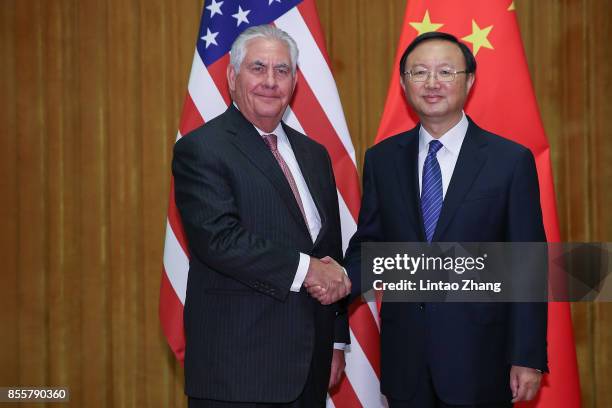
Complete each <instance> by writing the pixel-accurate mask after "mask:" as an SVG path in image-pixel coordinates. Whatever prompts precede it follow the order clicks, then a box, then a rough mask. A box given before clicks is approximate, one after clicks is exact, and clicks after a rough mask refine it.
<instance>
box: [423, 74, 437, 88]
mask: <svg viewBox="0 0 612 408" xmlns="http://www.w3.org/2000/svg"><path fill="white" fill-rule="evenodd" d="M425 86H426V87H428V88H437V87H438V86H440V83H439V82H438V76H437V75H436V73H435V71H432V72H430V73H429V75H427V79H426V80H425Z"/></svg>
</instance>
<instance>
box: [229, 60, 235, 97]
mask: <svg viewBox="0 0 612 408" xmlns="http://www.w3.org/2000/svg"><path fill="white" fill-rule="evenodd" d="M227 85H228V87H229V90H230V93H233V92H234V91H235V90H236V70H235V69H234V66H233V65H232V64H227Z"/></svg>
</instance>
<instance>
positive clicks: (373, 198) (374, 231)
mask: <svg viewBox="0 0 612 408" xmlns="http://www.w3.org/2000/svg"><path fill="white" fill-rule="evenodd" d="M371 156H372V155H371V153H370V151H368V152H366V155H365V160H364V165H363V196H362V198H361V209H360V210H359V220H358V222H357V231H356V232H355V234H354V235H353V237H352V238H351V241H350V243H349V246H348V249H347V250H346V255H345V257H344V262H343V264H344V267H345V268H346V270H347V273H348V275H349V278H350V279H351V283H352V290H351V299H353V298H355V297H358V296H359V295H361V294H362V293H363V292H366V291H367V290H368V289H369V288H362V287H361V244H362V243H363V242H376V241H382V240H383V239H382V225H381V220H380V212H379V205H378V194H377V192H376V182H375V180H374V168H373V164H372V157H371Z"/></svg>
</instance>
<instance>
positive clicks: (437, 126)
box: [419, 112, 463, 139]
mask: <svg viewBox="0 0 612 408" xmlns="http://www.w3.org/2000/svg"><path fill="white" fill-rule="evenodd" d="M462 117H463V112H459V114H458V115H454V116H453V117H450V118H419V119H420V120H421V125H422V126H423V127H424V128H425V130H427V132H428V133H429V134H430V135H431V136H432V137H433V138H435V139H439V138H441V137H442V136H443V135H444V134H445V133H446V132H448V131H449V130H451V129H452V128H453V127H455V125H457V123H459V121H460V120H461V118H462Z"/></svg>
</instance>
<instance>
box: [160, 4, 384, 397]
mask: <svg viewBox="0 0 612 408" xmlns="http://www.w3.org/2000/svg"><path fill="white" fill-rule="evenodd" d="M261 24H274V25H275V26H276V27H278V28H280V29H282V30H284V31H286V32H287V33H289V35H291V36H292V37H293V38H294V39H295V41H296V42H297V44H298V47H299V50H300V57H299V61H298V68H299V69H298V73H297V75H298V85H297V88H296V91H295V94H294V98H293V101H292V103H291V105H290V107H289V108H288V109H287V112H286V113H285V116H284V118H283V120H284V121H285V122H286V123H287V124H288V125H289V126H291V127H293V128H294V129H297V130H299V131H300V132H302V133H304V134H306V135H308V136H309V137H311V138H312V139H314V140H316V141H317V142H319V143H321V144H323V145H324V146H325V147H326V148H327V150H328V152H329V154H330V156H331V159H332V164H333V168H334V173H335V177H336V183H337V189H338V201H339V204H340V217H341V224H342V244H343V248H344V249H345V250H346V247H347V245H348V241H349V239H350V237H351V236H352V235H353V233H354V232H355V229H356V220H357V216H358V213H359V201H360V197H359V196H360V194H359V179H358V175H357V168H356V165H355V152H354V149H353V144H352V141H351V137H350V135H349V132H348V128H347V126H346V121H345V118H344V113H343V111H342V106H341V103H340V98H339V96H338V91H337V89H336V84H335V82H334V78H333V76H332V73H331V69H330V63H329V57H328V56H327V52H326V50H325V42H324V38H323V33H322V30H321V25H320V22H319V18H318V15H317V11H316V8H315V4H314V0H301V1H298V0H223V1H219V0H206V2H205V4H204V8H203V10H202V18H201V23H200V30H199V33H198V39H197V42H196V49H195V54H194V57H193V65H192V68H191V75H190V78H189V85H188V92H187V95H186V97H185V102H184V106H183V113H182V117H181V120H180V125H179V132H178V135H177V140H178V138H180V137H181V136H182V135H184V134H186V133H188V132H190V131H191V130H193V129H195V128H197V127H199V126H201V125H203V124H204V123H205V122H207V121H209V120H211V119H213V118H214V117H216V116H217V115H219V114H221V113H223V112H224V111H225V109H226V108H227V106H228V104H229V103H230V97H229V92H228V87H227V79H226V67H227V65H228V63H229V50H230V48H231V45H232V43H233V41H234V40H235V39H236V37H237V36H238V35H239V34H240V33H241V32H242V31H243V30H245V29H246V28H248V27H250V26H254V25H261ZM188 271H189V252H188V250H187V241H186V238H185V234H184V231H183V227H182V225H181V219H180V216H179V213H178V210H177V208H176V205H175V202H174V182H172V184H171V189H170V202H169V207H168V219H167V227H166V242H165V249H164V262H163V273H162V282H161V291H160V292H161V293H160V304H159V314H160V320H161V325H162V328H163V331H164V334H165V335H166V338H167V340H168V343H169V345H170V347H171V349H172V351H173V352H174V354H175V355H176V357H177V358H178V359H179V360H181V361H182V360H183V358H184V349H185V338H184V334H183V304H184V302H185V292H186V287H187V273H188ZM350 326H351V345H350V346H349V349H348V352H347V354H346V362H347V366H346V377H345V378H344V380H343V381H342V383H341V384H340V386H338V387H337V388H336V389H335V390H334V392H333V394H332V395H331V396H330V398H328V406H329V407H337V408H358V407H366V408H377V407H381V406H384V402H383V400H382V399H381V396H380V391H379V378H380V372H379V339H378V335H379V321H378V311H377V308H376V305H375V303H373V302H370V303H367V302H360V303H357V304H354V305H352V307H351V318H350Z"/></svg>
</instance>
